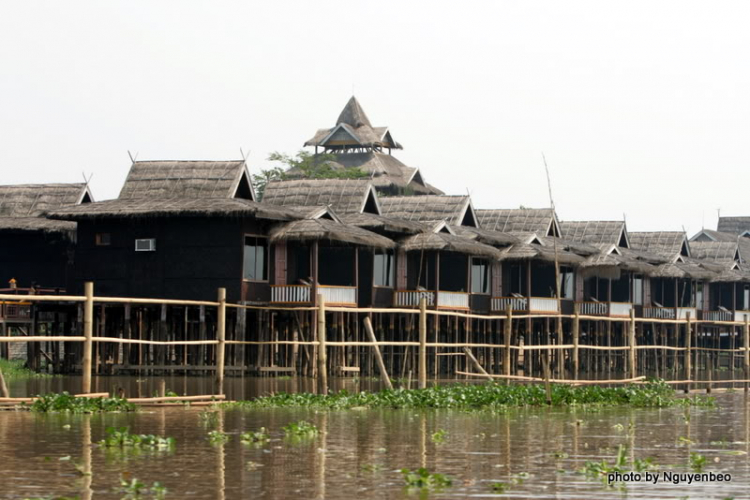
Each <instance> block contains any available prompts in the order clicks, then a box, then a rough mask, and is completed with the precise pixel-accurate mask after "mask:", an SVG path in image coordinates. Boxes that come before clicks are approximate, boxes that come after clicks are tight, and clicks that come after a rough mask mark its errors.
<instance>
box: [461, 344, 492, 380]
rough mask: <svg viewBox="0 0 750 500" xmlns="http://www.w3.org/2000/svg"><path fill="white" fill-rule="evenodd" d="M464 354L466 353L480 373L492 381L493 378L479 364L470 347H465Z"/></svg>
mask: <svg viewBox="0 0 750 500" xmlns="http://www.w3.org/2000/svg"><path fill="white" fill-rule="evenodd" d="M464 353H466V357H467V358H469V360H470V361H471V363H472V364H473V365H474V367H475V368H476V369H477V370H479V372H480V373H481V374H482V375H484V376H485V377H487V379H488V380H492V376H490V374H489V373H487V370H485V369H484V368H483V367H482V365H481V364H480V363H479V360H477V358H476V357H474V353H472V352H471V349H469V348H468V347H464Z"/></svg>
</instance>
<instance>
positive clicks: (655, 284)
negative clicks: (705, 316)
mask: <svg viewBox="0 0 750 500" xmlns="http://www.w3.org/2000/svg"><path fill="white" fill-rule="evenodd" d="M629 239H630V244H631V247H632V248H633V249H634V250H638V251H643V252H647V253H650V254H655V255H658V256H661V257H663V258H665V259H666V261H667V262H665V263H663V264H659V265H658V266H656V269H655V270H654V272H653V273H652V274H651V277H650V279H649V280H648V281H645V282H644V292H643V303H644V307H643V317H645V318H656V319H675V318H677V319H685V317H687V314H688V313H689V314H690V316H691V317H692V318H697V317H698V316H697V307H696V303H697V302H701V301H702V297H703V290H704V284H705V282H704V280H702V279H695V277H696V276H695V275H694V273H695V272H697V271H698V270H697V269H694V270H693V271H694V273H691V272H690V266H689V265H686V262H687V260H688V259H689V258H690V245H689V242H688V238H687V235H686V234H685V233H684V232H680V231H654V232H631V233H629ZM709 274H710V273H709Z"/></svg>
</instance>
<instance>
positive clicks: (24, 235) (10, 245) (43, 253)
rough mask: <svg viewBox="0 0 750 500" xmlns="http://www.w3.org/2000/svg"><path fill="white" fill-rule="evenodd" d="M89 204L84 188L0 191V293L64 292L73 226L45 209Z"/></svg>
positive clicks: (51, 186)
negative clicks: (11, 289) (1, 290)
mask: <svg viewBox="0 0 750 500" xmlns="http://www.w3.org/2000/svg"><path fill="white" fill-rule="evenodd" d="M91 201H92V196H91V192H90V191H89V188H88V186H87V185H85V184H24V185H16V186H0V288H8V287H9V286H10V282H11V280H13V282H14V283H13V285H14V287H15V288H16V289H17V290H23V289H29V288H31V287H34V288H37V289H62V290H64V289H65V288H67V287H68V286H69V284H70V279H71V278H72V271H73V254H74V249H75V241H76V238H75V234H76V225H75V223H74V222H66V221H55V220H49V219H47V218H45V217H44V216H43V213H44V212H45V211H46V210H53V209H56V208H60V207H65V206H74V205H81V204H85V203H89V202H91Z"/></svg>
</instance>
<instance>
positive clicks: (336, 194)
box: [263, 179, 380, 215]
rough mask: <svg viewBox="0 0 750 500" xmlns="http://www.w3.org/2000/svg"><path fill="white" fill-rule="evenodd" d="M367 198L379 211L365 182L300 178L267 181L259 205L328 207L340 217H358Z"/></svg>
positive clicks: (368, 183)
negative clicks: (348, 215)
mask: <svg viewBox="0 0 750 500" xmlns="http://www.w3.org/2000/svg"><path fill="white" fill-rule="evenodd" d="M368 199H371V200H372V205H373V207H372V208H373V209H374V210H375V211H379V208H380V206H379V204H378V201H377V200H378V198H377V194H376V193H375V189H374V188H373V186H372V184H370V182H369V181H367V180H353V179H302V180H293V181H277V182H269V183H268V185H266V189H265V191H264V192H263V203H270V204H271V205H280V206H320V205H324V206H326V205H330V206H331V207H333V209H334V210H335V211H336V213H338V214H340V215H346V214H359V213H362V212H363V211H364V210H365V205H366V203H367V201H368Z"/></svg>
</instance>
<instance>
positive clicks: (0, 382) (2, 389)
mask: <svg viewBox="0 0 750 500" xmlns="http://www.w3.org/2000/svg"><path fill="white" fill-rule="evenodd" d="M0 395H2V397H4V398H9V397H10V391H8V386H7V385H5V377H3V371H2V370H0Z"/></svg>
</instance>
